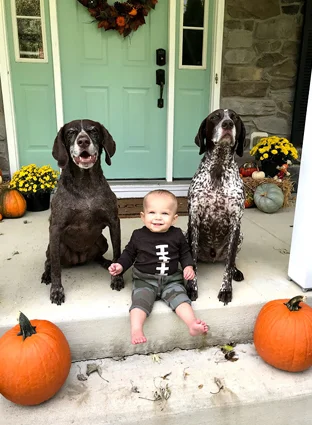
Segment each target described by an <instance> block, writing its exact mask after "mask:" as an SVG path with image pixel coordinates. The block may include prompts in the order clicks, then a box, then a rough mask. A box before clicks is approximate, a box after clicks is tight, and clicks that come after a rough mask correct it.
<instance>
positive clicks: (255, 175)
mask: <svg viewBox="0 0 312 425" xmlns="http://www.w3.org/2000/svg"><path fill="white" fill-rule="evenodd" d="M251 177H252V178H253V179H254V180H262V179H264V178H265V174H264V172H263V171H254V172H253V173H252V175H251Z"/></svg>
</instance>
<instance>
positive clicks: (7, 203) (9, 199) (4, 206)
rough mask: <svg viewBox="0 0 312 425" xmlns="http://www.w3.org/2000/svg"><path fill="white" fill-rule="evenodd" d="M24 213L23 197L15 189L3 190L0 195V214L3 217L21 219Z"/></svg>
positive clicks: (24, 203) (24, 202)
mask: <svg viewBox="0 0 312 425" xmlns="http://www.w3.org/2000/svg"><path fill="white" fill-rule="evenodd" d="M25 211H26V201H25V198H24V196H23V195H22V194H21V193H20V192H19V191H18V190H16V189H5V190H3V191H2V193H1V194H0V213H1V214H2V215H3V217H7V218H18V217H22V216H23V215H24V214H25Z"/></svg>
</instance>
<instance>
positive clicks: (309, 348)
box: [254, 295, 312, 372]
mask: <svg viewBox="0 0 312 425" xmlns="http://www.w3.org/2000/svg"><path fill="white" fill-rule="evenodd" d="M304 300H305V297H303V296H301V295H299V296H297V297H294V298H292V299H291V300H289V301H287V300H273V301H270V302H268V303H267V304H265V305H264V307H262V309H261V310H260V313H259V315H258V317H257V320H256V323H255V328H254V344H255V347H256V350H257V352H258V354H259V356H260V357H261V358H262V359H263V360H264V361H265V362H267V363H268V364H270V365H271V366H274V367H276V368H277V369H282V370H286V371H288V372H300V371H303V370H306V369H308V368H309V367H310V366H312V308H311V307H309V306H308V305H307V304H305V303H304V304H302V305H299V303H301V302H302V301H304Z"/></svg>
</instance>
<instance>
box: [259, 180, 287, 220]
mask: <svg viewBox="0 0 312 425" xmlns="http://www.w3.org/2000/svg"><path fill="white" fill-rule="evenodd" d="M254 201H255V204H256V206H257V208H258V209H259V210H260V211H263V212H265V213H267V214H272V213H275V212H276V211H278V210H279V209H280V208H281V207H282V206H283V203H284V194H283V191H282V189H281V188H280V187H278V186H277V185H276V184H274V183H262V184H260V185H259V186H258V187H257V189H256V190H255V193H254Z"/></svg>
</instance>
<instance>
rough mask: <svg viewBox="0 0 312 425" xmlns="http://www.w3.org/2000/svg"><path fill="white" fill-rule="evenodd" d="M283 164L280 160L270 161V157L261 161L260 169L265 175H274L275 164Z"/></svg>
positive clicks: (276, 172) (276, 171)
mask: <svg viewBox="0 0 312 425" xmlns="http://www.w3.org/2000/svg"><path fill="white" fill-rule="evenodd" d="M278 165H279V166H281V165H283V163H281V161H272V160H271V159H267V160H263V161H261V170H262V171H263V172H264V173H265V177H274V176H276V175H277V174H278V172H279V170H278V169H277V168H276V167H277V166H278Z"/></svg>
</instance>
